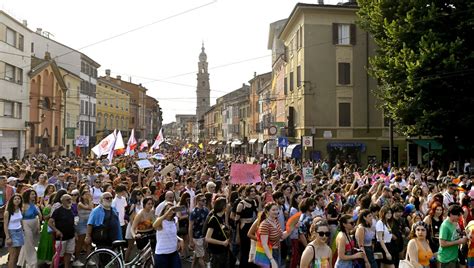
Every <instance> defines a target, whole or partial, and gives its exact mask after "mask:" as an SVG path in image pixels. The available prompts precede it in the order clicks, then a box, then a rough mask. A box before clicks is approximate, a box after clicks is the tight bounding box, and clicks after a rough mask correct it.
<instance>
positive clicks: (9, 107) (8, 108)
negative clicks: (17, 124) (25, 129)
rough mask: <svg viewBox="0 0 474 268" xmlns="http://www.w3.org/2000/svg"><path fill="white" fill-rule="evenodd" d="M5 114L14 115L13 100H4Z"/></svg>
mask: <svg viewBox="0 0 474 268" xmlns="http://www.w3.org/2000/svg"><path fill="white" fill-rule="evenodd" d="M3 116H7V117H13V102H9V101H4V102H3Z"/></svg>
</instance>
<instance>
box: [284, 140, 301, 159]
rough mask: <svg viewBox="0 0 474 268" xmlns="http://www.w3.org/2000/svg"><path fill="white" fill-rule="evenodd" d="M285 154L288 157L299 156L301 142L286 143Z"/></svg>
mask: <svg viewBox="0 0 474 268" xmlns="http://www.w3.org/2000/svg"><path fill="white" fill-rule="evenodd" d="M285 156H286V157H290V158H301V144H300V143H293V144H290V145H288V147H286V150H285Z"/></svg>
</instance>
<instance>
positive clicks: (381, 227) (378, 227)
mask: <svg viewBox="0 0 474 268" xmlns="http://www.w3.org/2000/svg"><path fill="white" fill-rule="evenodd" d="M375 231H376V232H377V233H378V232H383V235H382V238H383V241H384V242H385V243H390V241H392V233H391V232H390V229H389V228H388V226H387V225H386V224H384V223H383V222H382V221H381V220H379V221H377V224H375ZM377 240H378V239H377ZM379 242H380V241H379Z"/></svg>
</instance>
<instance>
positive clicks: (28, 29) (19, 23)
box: [0, 10, 33, 32]
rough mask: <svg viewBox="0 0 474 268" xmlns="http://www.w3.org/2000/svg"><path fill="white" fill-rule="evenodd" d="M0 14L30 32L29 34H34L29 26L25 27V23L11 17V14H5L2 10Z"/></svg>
mask: <svg viewBox="0 0 474 268" xmlns="http://www.w3.org/2000/svg"><path fill="white" fill-rule="evenodd" d="M0 14H1V15H5V17H7V18H9V19H10V20H12V21H13V22H15V23H17V24H18V25H19V26H21V27H23V28H24V29H25V30H27V31H29V32H33V31H31V30H30V28H28V27H27V26H25V25H24V24H23V23H21V22H19V21H18V20H17V19H15V18H13V17H12V16H10V15H9V14H7V13H5V12H4V11H3V10H0Z"/></svg>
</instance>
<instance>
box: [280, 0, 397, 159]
mask: <svg viewBox="0 0 474 268" xmlns="http://www.w3.org/2000/svg"><path fill="white" fill-rule="evenodd" d="M356 11H357V6H354V5H337V6H333V5H316V4H297V5H296V6H295V8H294V9H293V11H292V13H291V15H290V16H289V18H288V21H287V22H286V24H285V25H284V27H283V30H282V32H281V34H280V36H279V38H280V39H281V41H283V43H284V44H285V47H286V50H285V51H286V53H285V78H284V81H285V86H284V91H285V92H286V93H287V95H286V103H285V107H286V112H287V116H288V125H287V127H288V133H287V134H288V136H289V138H290V140H291V141H292V142H293V143H300V139H301V136H313V137H314V143H315V146H314V147H312V148H307V149H306V150H303V151H304V157H305V158H310V157H311V158H313V159H320V158H329V159H330V160H332V161H336V160H340V161H349V162H359V163H368V162H370V161H374V160H375V161H377V162H381V161H385V160H387V159H388V144H389V141H388V127H387V126H386V125H385V123H384V118H383V113H382V112H381V111H379V110H378V109H377V108H376V107H377V100H376V97H375V96H374V95H373V94H372V90H373V89H375V87H376V86H377V83H376V81H375V80H374V79H372V78H370V77H369V75H368V74H367V71H366V70H367V69H368V66H367V65H368V57H370V56H373V55H374V53H375V44H374V42H373V40H372V39H371V38H370V36H369V35H368V33H366V32H364V31H363V30H362V29H360V28H358V27H357V26H356V24H355V21H356V19H357V15H356ZM395 147H396V150H397V153H396V154H395V155H396V157H395V162H396V164H399V163H400V162H404V161H406V154H404V153H402V152H404V151H406V143H405V139H404V138H403V137H397V138H396V139H395Z"/></svg>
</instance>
